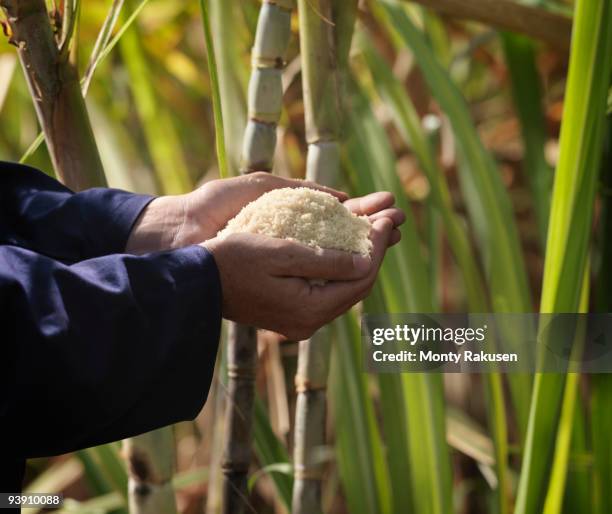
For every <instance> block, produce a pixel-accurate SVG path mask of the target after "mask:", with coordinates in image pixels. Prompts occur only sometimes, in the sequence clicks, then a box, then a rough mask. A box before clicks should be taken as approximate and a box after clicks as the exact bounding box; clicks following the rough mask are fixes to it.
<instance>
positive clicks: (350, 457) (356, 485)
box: [330, 313, 405, 514]
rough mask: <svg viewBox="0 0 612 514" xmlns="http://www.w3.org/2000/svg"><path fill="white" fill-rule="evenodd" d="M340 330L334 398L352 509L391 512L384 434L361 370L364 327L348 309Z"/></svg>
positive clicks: (340, 457) (333, 378)
mask: <svg viewBox="0 0 612 514" xmlns="http://www.w3.org/2000/svg"><path fill="white" fill-rule="evenodd" d="M336 328H337V331H336V333H337V337H336V341H335V345H334V352H333V354H332V372H331V373H330V380H331V391H332V399H331V401H332V405H333V408H332V410H333V413H334V423H333V425H334V427H335V431H336V452H337V462H338V468H339V470H340V477H341V479H342V484H343V486H344V489H345V491H346V497H347V501H348V503H349V508H350V512H351V513H353V514H359V513H363V514H377V513H380V514H383V513H388V514H391V513H392V512H397V510H396V508H392V504H391V488H390V478H389V470H388V467H387V463H386V460H385V458H384V451H383V446H382V440H381V435H380V431H379V429H378V426H377V424H376V419H375V416H374V406H373V404H372V399H371V398H370V397H369V396H368V394H367V393H368V389H367V379H366V375H364V374H363V373H362V372H361V369H360V367H361V366H360V357H361V351H360V344H361V343H360V342H361V338H360V336H359V325H358V323H357V320H356V318H355V316H354V315H353V314H352V313H349V314H347V315H345V316H343V317H342V318H340V319H339V320H338V321H337V322H336ZM398 508H399V506H398ZM402 512H405V511H402Z"/></svg>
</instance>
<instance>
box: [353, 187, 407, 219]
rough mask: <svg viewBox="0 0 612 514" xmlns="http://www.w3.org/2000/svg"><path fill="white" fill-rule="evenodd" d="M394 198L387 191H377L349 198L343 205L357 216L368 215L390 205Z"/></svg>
mask: <svg viewBox="0 0 612 514" xmlns="http://www.w3.org/2000/svg"><path fill="white" fill-rule="evenodd" d="M394 203H395V198H394V197H393V195H392V194H391V193H389V192H388V191H378V192H376V193H371V194H369V195H366V196H361V197H359V198H351V199H350V200H347V201H346V202H344V206H345V207H346V208H347V209H349V210H350V211H351V212H352V213H354V214H357V216H364V215H365V216H369V215H371V214H374V213H376V212H379V211H382V210H383V209H387V208H389V207H391V206H392V205H393V204H394Z"/></svg>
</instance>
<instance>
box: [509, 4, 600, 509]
mask: <svg viewBox="0 0 612 514" xmlns="http://www.w3.org/2000/svg"><path fill="white" fill-rule="evenodd" d="M611 53H612V12H611V9H610V2H609V0H594V1H590V0H586V1H585V0H579V1H578V2H577V4H576V13H575V16H574V29H573V39H572V49H571V52H570V66H569V74H568V82H567V89H566V94H565V103H564V110H563V119H562V126H561V139H560V153H559V163H558V165H557V170H556V173H555V183H554V189H553V197H552V207H551V215H550V221H549V228H548V233H549V235H554V237H549V238H548V240H547V247H546V260H545V266H544V283H543V292H542V302H541V307H540V310H541V312H543V313H554V312H577V311H578V310H579V308H580V291H581V289H582V287H581V281H582V280H583V277H584V273H585V268H586V265H587V255H588V250H589V241H590V236H591V222H592V217H593V204H594V199H595V190H596V186H597V171H598V169H599V162H600V160H601V153H602V141H603V129H604V121H605V109H606V98H607V94H608V86H609V78H610V67H611V62H610V58H609V56H610V55H611ZM563 388H564V376H563V375H559V374H537V375H536V379H535V386H534V391H533V399H532V403H531V412H530V419H529V426H528V432H527V440H526V448H525V457H524V460H523V465H522V471H521V478H520V482H519V490H518V497H517V504H516V511H515V512H516V514H529V513H536V512H538V513H539V512H540V511H541V508H542V505H543V501H544V494H543V493H544V491H546V490H547V486H548V485H549V471H550V465H551V459H552V457H553V452H554V441H555V440H554V439H551V434H555V433H556V432H557V427H558V422H559V420H558V412H559V410H560V408H561V401H562V396H563ZM557 465H559V466H564V465H565V463H564V462H563V461H557ZM552 473H553V476H555V470H553V471H552ZM551 485H552V486H553V487H554V485H555V484H551ZM551 494H552V493H551Z"/></svg>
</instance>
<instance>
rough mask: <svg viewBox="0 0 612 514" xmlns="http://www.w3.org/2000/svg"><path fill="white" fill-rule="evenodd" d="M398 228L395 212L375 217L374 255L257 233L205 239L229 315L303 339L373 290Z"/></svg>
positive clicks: (225, 313) (241, 321)
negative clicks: (314, 282) (315, 282)
mask: <svg viewBox="0 0 612 514" xmlns="http://www.w3.org/2000/svg"><path fill="white" fill-rule="evenodd" d="M393 230H394V222H393V221H392V219H391V218H389V217H386V216H383V217H380V218H378V219H375V220H374V221H373V225H372V230H371V233H370V239H371V240H372V245H373V247H372V253H371V255H370V257H362V256H358V255H355V254H350V253H347V252H340V251H335V250H321V249H315V248H311V247H308V246H305V245H302V244H299V243H296V242H293V241H286V240H282V239H274V238H269V237H265V236H261V235H254V234H232V235H230V236H228V237H226V238H218V237H216V238H213V239H210V240H209V241H206V242H205V243H202V245H203V246H204V247H205V248H207V249H208V250H209V251H210V252H211V253H212V254H213V256H214V258H215V261H216V263H217V268H218V269H219V274H220V277H221V287H222V291H223V316H224V317H225V318H227V319H230V320H232V321H237V322H240V323H244V324H248V325H253V326H256V327H258V328H263V329H268V330H272V331H274V332H278V333H280V334H282V335H284V336H285V337H288V338H290V339H293V340H302V339H307V338H308V337H310V336H311V335H312V334H313V333H314V332H315V331H316V330H318V329H319V328H320V327H322V326H323V325H325V324H327V323H329V322H330V321H332V320H333V319H334V318H336V317H338V316H339V315H341V314H342V313H344V312H346V311H347V310H348V309H350V308H351V307H352V306H353V305H355V304H356V303H357V302H359V301H360V300H362V299H363V298H365V297H366V296H367V295H368V294H369V292H370V290H371V288H372V286H373V285H374V281H375V280H376V275H377V273H378V270H379V268H380V265H381V263H382V260H383V257H384V255H385V252H386V250H387V248H388V246H389V244H390V241H391V237H392V233H393ZM311 279H325V280H327V281H328V282H327V283H326V284H325V285H322V286H319V285H316V286H315V285H311V282H310V280H311Z"/></svg>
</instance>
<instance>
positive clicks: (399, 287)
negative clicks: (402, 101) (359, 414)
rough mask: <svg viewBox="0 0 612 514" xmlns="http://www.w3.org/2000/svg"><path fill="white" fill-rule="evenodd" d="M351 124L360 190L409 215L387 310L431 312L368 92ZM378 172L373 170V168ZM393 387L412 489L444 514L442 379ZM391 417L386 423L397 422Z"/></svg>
mask: <svg viewBox="0 0 612 514" xmlns="http://www.w3.org/2000/svg"><path fill="white" fill-rule="evenodd" d="M353 89H354V95H353V102H352V109H351V110H350V112H349V113H348V117H349V120H348V121H349V124H348V126H349V127H350V128H351V130H350V134H349V138H348V143H347V147H348V149H347V153H346V154H347V155H350V156H351V158H350V161H349V160H348V159H346V160H345V161H346V162H349V163H350V164H349V166H348V167H349V169H351V170H352V171H353V173H354V174H355V176H356V177H358V179H357V180H355V183H356V184H357V185H358V189H357V190H356V193H357V194H363V193H365V192H369V191H376V190H388V191H392V192H394V193H395V195H396V200H397V202H396V203H397V205H398V206H399V207H400V208H402V209H403V210H404V211H405V212H406V213H407V222H406V224H405V225H404V228H403V238H402V241H401V242H400V243H399V245H397V247H396V248H394V249H392V250H391V251H390V252H388V253H387V258H386V259H385V260H386V262H385V264H384V265H383V267H382V268H381V273H380V284H381V286H382V291H383V293H384V297H385V303H386V307H387V312H398V313H399V312H431V311H432V301H431V297H430V288H429V279H428V277H427V269H426V266H425V264H424V259H423V255H422V254H421V251H420V241H419V238H418V236H417V232H416V228H415V225H414V220H413V219H412V217H411V216H410V212H411V210H410V205H409V204H408V201H407V199H406V195H405V192H404V191H403V189H402V186H401V184H400V182H399V179H398V177H397V175H396V173H395V162H394V161H395V158H394V156H393V152H392V150H391V148H390V146H389V142H388V140H387V136H386V133H385V132H384V130H383V129H382V127H381V126H380V124H379V123H378V121H377V120H376V119H375V118H374V115H373V113H372V111H371V109H370V106H369V101H368V99H367V97H366V96H365V95H364V93H363V92H362V91H361V90H360V89H359V88H356V87H354V88H353ZM373 169H376V170H378V172H377V173H375V174H372V173H371V170H373ZM398 381H399V383H398V384H396V388H392V389H390V391H391V393H392V394H394V395H396V397H395V398H394V399H398V398H397V396H399V400H400V401H399V405H401V406H402V410H403V416H405V420H406V425H407V426H406V427H404V429H403V437H404V438H405V441H406V443H405V445H406V446H405V448H406V449H407V450H408V459H409V462H410V473H411V474H410V476H411V484H410V485H411V492H412V501H413V502H414V508H415V511H416V512H419V514H421V513H422V514H428V513H432V514H443V513H444V514H445V513H447V512H450V511H451V510H452V491H451V469H450V459H449V454H448V446H447V444H446V437H445V433H446V428H445V418H444V405H443V391H442V381H441V377H440V376H439V375H435V374H430V375H427V374H417V373H406V374H402V375H401V376H400V377H398ZM397 405H398V404H397V403H396V416H395V417H394V419H393V420H390V419H387V420H386V421H385V426H388V425H389V424H390V423H397V420H396V419H395V418H397Z"/></svg>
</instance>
